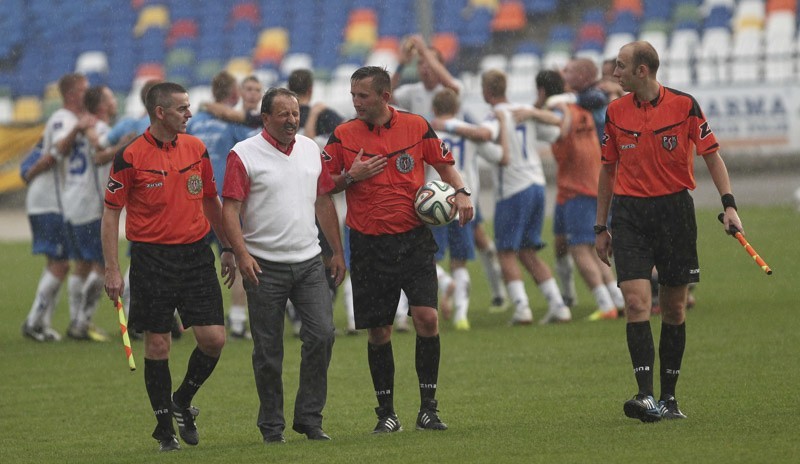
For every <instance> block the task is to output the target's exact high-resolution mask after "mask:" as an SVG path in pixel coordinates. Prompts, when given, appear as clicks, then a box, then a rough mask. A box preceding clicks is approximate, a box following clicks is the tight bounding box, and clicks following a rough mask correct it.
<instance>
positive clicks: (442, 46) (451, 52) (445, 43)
mask: <svg viewBox="0 0 800 464" xmlns="http://www.w3.org/2000/svg"><path fill="white" fill-rule="evenodd" d="M431 47H433V48H435V49H436V50H438V51H439V53H441V54H442V57H443V58H444V62H445V63H452V62H453V60H455V59H456V56H458V37H457V36H456V35H455V34H454V33H452V32H440V33H438V34H436V35H434V36H433V39H431Z"/></svg>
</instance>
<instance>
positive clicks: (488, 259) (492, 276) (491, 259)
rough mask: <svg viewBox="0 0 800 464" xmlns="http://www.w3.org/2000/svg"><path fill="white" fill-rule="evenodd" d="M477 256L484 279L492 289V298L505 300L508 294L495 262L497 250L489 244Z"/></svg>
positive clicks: (498, 262) (498, 266)
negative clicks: (479, 259)
mask: <svg viewBox="0 0 800 464" xmlns="http://www.w3.org/2000/svg"><path fill="white" fill-rule="evenodd" d="M478 256H480V258H481V264H483V270H484V272H486V278H487V279H488V280H489V285H490V286H491V287H492V298H502V299H504V300H505V299H506V298H507V297H508V294H507V293H506V287H505V286H504V285H503V274H502V273H501V271H500V261H498V260H497V250H495V248H494V244H492V243H490V244H489V247H488V248H486V249H485V250H480V251H479V252H478Z"/></svg>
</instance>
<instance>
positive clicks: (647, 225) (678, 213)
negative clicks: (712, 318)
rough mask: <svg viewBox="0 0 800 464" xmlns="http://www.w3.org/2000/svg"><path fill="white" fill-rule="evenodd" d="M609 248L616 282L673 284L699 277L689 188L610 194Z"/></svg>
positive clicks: (681, 283) (692, 204) (695, 230)
mask: <svg viewBox="0 0 800 464" xmlns="http://www.w3.org/2000/svg"><path fill="white" fill-rule="evenodd" d="M611 235H612V237H613V240H612V242H611V246H612V249H613V253H614V261H615V263H616V269H617V280H618V281H619V282H624V281H626V280H634V279H647V280H649V279H650V276H651V273H652V269H653V266H655V267H656V269H657V270H658V283H659V284H661V285H665V286H669V287H675V286H680V285H685V284H689V283H692V282H699V281H700V265H699V263H698V260H697V222H696V219H695V213H694V201H693V200H692V197H691V195H689V192H688V191H687V190H683V191H681V192H678V193H673V194H670V195H664V196H660V197H650V198H638V197H629V196H616V195H615V196H614V199H613V201H612V206H611Z"/></svg>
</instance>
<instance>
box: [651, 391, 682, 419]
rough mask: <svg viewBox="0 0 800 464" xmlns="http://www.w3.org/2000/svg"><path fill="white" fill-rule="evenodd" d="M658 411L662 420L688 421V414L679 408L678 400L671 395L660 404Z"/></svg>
mask: <svg viewBox="0 0 800 464" xmlns="http://www.w3.org/2000/svg"><path fill="white" fill-rule="evenodd" d="M658 410H659V412H661V418H662V419H686V414H684V413H682V412H681V410H680V409H679V408H678V400H676V399H675V397H674V396H671V395H670V396H668V397H667V398H666V399H663V400H660V401H659V402H658Z"/></svg>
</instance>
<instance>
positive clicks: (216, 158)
mask: <svg viewBox="0 0 800 464" xmlns="http://www.w3.org/2000/svg"><path fill="white" fill-rule="evenodd" d="M252 130H253V128H251V127H247V126H243V125H241V124H234V123H230V122H227V121H223V120H222V119H218V118H216V117H214V116H213V115H212V114H211V113H208V112H206V111H200V112H198V113H196V114H195V115H194V116H192V119H190V120H189V124H188V125H187V126H186V132H187V133H189V134H191V135H194V136H196V137H197V138H199V139H200V140H202V141H203V143H204V144H205V146H206V149H207V150H208V156H209V158H210V159H211V167H212V168H213V170H214V177H215V178H216V179H217V193H218V194H219V195H222V187H223V182H222V179H224V178H225V165H226V163H227V159H228V153H229V152H230V151H231V148H233V146H234V145H236V144H237V143H239V142H241V141H242V140H244V139H246V138H248V137H249V136H250V135H251V131H252Z"/></svg>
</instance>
